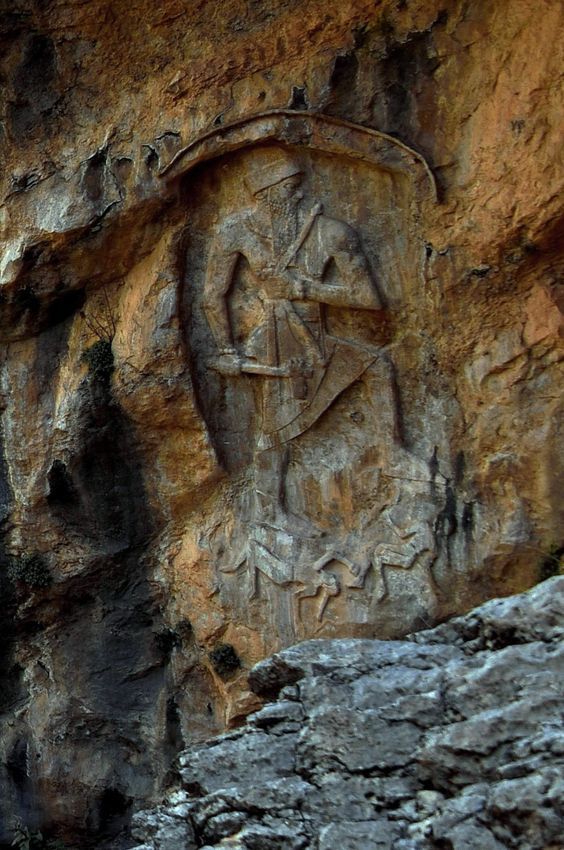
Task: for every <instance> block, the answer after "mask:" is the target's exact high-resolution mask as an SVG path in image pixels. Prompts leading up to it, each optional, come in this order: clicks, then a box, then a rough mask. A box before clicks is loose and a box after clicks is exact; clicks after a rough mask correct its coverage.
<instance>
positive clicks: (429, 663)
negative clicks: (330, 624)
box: [134, 578, 564, 850]
mask: <svg viewBox="0 0 564 850" xmlns="http://www.w3.org/2000/svg"><path fill="white" fill-rule="evenodd" d="M563 637H564V578H555V579H552V580H550V581H548V582H545V583H543V584H542V585H539V586H537V587H535V588H534V589H533V590H531V591H529V592H528V593H527V594H522V595H520V596H514V597H511V598H509V599H504V600H494V601H492V602H489V603H486V604H485V605H483V606H482V607H480V608H477V609H475V610H474V611H472V612H471V613H470V614H468V615H467V616H465V617H460V618H456V619H453V620H451V621H450V622H448V623H446V624H445V625H442V626H439V627H438V628H436V629H433V630H431V631H426V632H420V633H418V634H416V635H413V636H411V637H410V638H409V639H406V640H403V641H377V640H375V641H370V640H333V641H323V640H313V641H306V642H305V643H302V644H299V645H297V646H294V647H291V648H290V649H287V650H285V651H283V652H281V653H279V654H277V655H274V656H273V657H271V658H269V659H267V660H266V661H263V662H261V663H260V664H258V665H257V666H256V667H255V668H254V669H253V671H252V673H251V676H250V681H251V685H252V687H253V689H254V690H255V692H256V693H257V694H259V695H260V696H263V697H267V698H271V700H272V701H269V702H267V704H266V705H265V706H264V707H263V708H262V709H261V710H260V711H258V712H257V713H256V714H253V715H252V716H251V717H249V719H248V721H247V722H246V724H245V726H244V727H243V728H241V729H239V730H237V731H235V732H232V733H229V734H227V735H223V736H221V737H219V738H217V739H215V740H212V741H209V742H207V743H205V744H202V745H199V746H195V747H192V748H190V749H188V750H186V751H184V752H183V753H182V755H181V756H180V770H179V773H180V777H181V782H180V786H179V787H178V788H177V790H175V791H174V792H173V793H171V794H170V796H169V797H168V798H167V800H166V802H165V803H164V804H163V805H162V806H161V807H159V808H158V809H153V810H151V811H147V812H142V813H139V814H137V815H136V816H135V818H134V823H135V828H134V833H135V835H136V836H137V837H138V839H141V840H142V841H143V843H142V844H139V845H137V846H136V848H135V850H180V848H183V850H196V848H197V847H198V848H204V847H205V848H206V850H212V848H218V850H219V848H232V850H267V848H268V850H336V848H342V850H439V848H441V850H445V848H450V850H478V848H480V850H509V848H515V850H549V848H550V850H559V848H562V846H563V845H562V835H563V831H564V803H563V800H564V796H563V791H564V726H563V723H562V716H563V714H562V712H563V708H564V687H563V682H564V643H563V640H562V639H563Z"/></svg>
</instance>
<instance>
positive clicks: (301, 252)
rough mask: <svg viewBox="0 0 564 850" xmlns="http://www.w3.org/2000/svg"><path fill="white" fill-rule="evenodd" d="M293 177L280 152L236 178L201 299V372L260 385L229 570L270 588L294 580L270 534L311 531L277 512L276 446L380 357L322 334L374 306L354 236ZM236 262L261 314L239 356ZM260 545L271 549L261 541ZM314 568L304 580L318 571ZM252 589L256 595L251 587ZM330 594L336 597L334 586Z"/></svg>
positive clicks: (280, 506)
mask: <svg viewBox="0 0 564 850" xmlns="http://www.w3.org/2000/svg"><path fill="white" fill-rule="evenodd" d="M302 181H303V172H302V167H301V165H300V163H299V162H298V161H297V160H296V159H295V158H294V157H293V156H292V155H290V154H289V153H288V152H287V151H286V150H285V149H282V148H280V147H262V148H258V149H257V150H256V151H255V152H254V155H253V157H250V158H249V160H248V164H247V168H246V173H245V183H246V186H247V188H248V190H249V193H250V195H251V197H252V199H253V202H252V205H250V206H249V208H248V209H246V210H244V211H242V212H239V213H236V214H235V215H233V216H232V217H230V218H228V219H227V220H225V221H224V222H223V223H222V225H221V229H220V232H219V234H218V236H217V238H216V239H215V240H214V242H213V244H212V246H211V251H210V256H209V261H208V267H207V273H206V280H205V285H204V292H203V307H204V311H205V314H206V317H207V320H208V323H209V326H210V329H211V331H212V334H213V337H214V339H215V342H216V344H217V349H218V353H217V355H216V356H215V357H213V358H212V359H211V360H210V362H209V364H208V365H209V367H210V368H212V369H214V370H216V371H217V372H219V373H220V374H222V375H224V376H237V375H240V374H242V373H247V374H250V375H255V376H257V379H259V380H261V382H262V387H261V393H260V397H261V401H260V406H261V410H260V426H259V433H258V435H257V441H256V451H255V456H254V457H255V459H254V475H255V505H254V511H253V516H252V517H251V522H250V525H249V535H250V539H249V541H248V543H247V544H246V545H245V549H244V551H243V552H242V553H241V554H240V555H239V556H237V557H236V558H235V559H234V563H235V564H236V565H237V566H236V567H235V568H238V566H240V565H242V564H243V563H244V562H249V561H252V562H253V568H254V569H255V570H256V569H259V570H260V571H261V572H264V573H266V574H267V575H268V576H269V577H270V578H271V580H272V581H274V582H276V583H277V584H285V583H288V582H292V581H295V580H296V577H295V569H294V567H291V566H290V565H289V564H288V563H287V561H286V558H284V557H281V556H280V554H279V553H278V552H277V546H276V539H273V538H276V534H277V533H278V534H279V536H282V535H287V534H290V535H291V536H292V537H293V538H296V537H302V538H303V539H307V538H312V537H315V536H317V535H318V534H319V532H318V531H317V530H316V529H315V528H314V527H313V526H312V525H311V524H310V523H309V522H307V521H306V520H304V519H303V518H302V517H298V516H295V515H291V514H290V512H289V510H288V508H287V505H286V504H285V499H284V497H283V478H284V467H285V463H286V460H287V458H286V448H285V447H286V445H287V444H288V443H289V442H290V441H291V440H293V439H295V438H296V437H298V436H299V435H300V434H302V433H303V432H304V431H306V430H307V429H309V428H310V427H311V426H312V425H313V424H314V423H315V422H316V421H317V420H318V419H319V418H320V417H321V416H322V414H323V413H324V412H325V411H326V410H327V409H328V407H329V406H330V405H331V404H332V402H333V401H334V400H335V399H336V398H337V397H338V396H339V395H340V394H341V393H342V392H343V391H344V390H345V389H346V388H347V387H349V386H350V385H351V384H352V383H353V382H355V381H356V380H357V379H358V378H360V376H361V375H362V374H363V373H364V372H365V371H366V370H367V369H368V368H369V367H370V366H371V365H372V364H373V363H374V362H375V360H376V359H377V358H378V356H379V350H378V349H377V348H375V347H373V346H369V345H364V344H360V343H359V342H356V341H353V340H348V339H343V338H341V337H338V336H335V335H333V334H332V333H330V332H329V330H328V327H327V324H326V318H325V307H326V305H331V306H336V307H345V308H357V309H362V310H381V309H382V304H381V301H380V298H379V296H378V292H377V290H376V287H375V284H374V281H373V280H372V275H371V272H370V268H369V265H368V262H367V259H366V256H365V254H364V252H363V250H362V247H361V245H360V241H359V238H358V236H357V234H356V232H355V230H354V229H353V228H352V227H351V226H350V225H349V224H347V223H346V222H344V221H340V220H338V219H335V218H332V217H330V216H328V215H325V213H324V212H323V207H322V205H321V204H320V203H319V202H310V203H309V204H308V203H306V199H305V198H304V192H303V189H302ZM242 260H244V261H246V263H247V265H248V268H249V269H250V273H251V275H252V279H253V281H254V284H255V287H256V293H257V295H258V297H259V299H260V302H261V310H262V315H261V316H260V317H259V318H257V321H256V324H255V326H254V328H253V330H252V331H251V333H250V334H249V335H248V337H247V339H246V341H245V342H244V344H240V345H239V348H237V347H236V345H235V342H234V340H235V339H236V338H237V334H236V328H234V327H233V324H232V322H233V317H232V316H231V313H230V306H229V296H230V293H231V290H232V288H233V285H234V282H235V279H236V276H237V268H238V265H239V263H240V262H241V261H242ZM329 270H330V274H329ZM329 278H330V279H329ZM235 320H236V319H235ZM267 539H268V541H271V540H272V541H273V545H266V540H267ZM282 548H283V546H282ZM315 560H316V559H315V558H314V559H312V561H311V564H312V567H314V571H313V574H312V575H313V576H315V575H316V570H317V574H318V575H319V574H320V572H321V570H322V567H321V566H319V565H315V566H314V564H313V562H314V561H315ZM252 588H253V590H252V592H253V593H254V592H255V590H256V581H254V582H252ZM328 592H330V595H334V594H336V593H337V592H338V588H335V589H334V592H333V591H330V590H328ZM325 604H326V602H325V603H324V605H325Z"/></svg>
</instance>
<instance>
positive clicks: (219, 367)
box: [210, 351, 241, 375]
mask: <svg viewBox="0 0 564 850" xmlns="http://www.w3.org/2000/svg"><path fill="white" fill-rule="evenodd" d="M210 366H211V367H212V369H215V371H216V372H219V374H220V375H240V374H241V358H240V357H239V355H238V354H237V352H235V351H233V352H224V353H222V354H220V355H219V357H216V358H214V360H213V361H212V362H211V363H210Z"/></svg>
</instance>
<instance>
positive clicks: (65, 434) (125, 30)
mask: <svg viewBox="0 0 564 850" xmlns="http://www.w3.org/2000/svg"><path fill="white" fill-rule="evenodd" d="M502 5H503V8H502V7H501V5H499V4H498V6H496V5H495V4H494V5H492V4H491V3H487V2H485V0H484V2H479V3H474V4H472V7H471V8H469V7H467V5H465V4H462V3H459V2H454V0H453V2H450V0H449V2H446V3H444V4H441V5H438V4H437V3H435V2H433V0H418V2H410V3H395V2H394V3H392V2H385V3H381V4H378V5H377V6H376V7H375V6H374V4H373V3H372V2H370V3H369V2H364V0H353V2H352V3H345V4H343V3H336V2H329V3H327V2H322V0H308V1H307V2H305V3H304V2H301V3H297V2H294V0H290V2H283V0H268V2H263V3H254V2H250V0H249V2H243V0H228V2H226V3H223V4H222V5H221V8H220V7H217V8H216V7H215V6H214V4H213V3H210V2H201V3H199V4H188V3H184V2H180V0H178V2H176V0H174V2H168V3H167V4H165V6H166V8H164V7H163V4H149V3H147V2H145V0H128V2H127V3H125V2H122V0H119V2H116V0H112V2H109V0H108V2H102V3H96V4H88V3H86V4H84V3H81V2H70V3H63V2H59V0H52V2H47V3H43V4H31V3H27V2H26V0H19V2H16V3H13V4H11V6H12V8H11V9H10V11H9V13H8V14H7V15H6V16H5V17H4V19H3V21H2V22H1V23H0V33H1V41H2V44H3V46H5V48H6V49H5V51H4V55H3V58H2V71H1V74H2V80H3V83H2V91H3V95H2V103H1V107H2V116H3V118H2V121H3V123H2V127H3V130H2V133H3V135H2V139H3V141H2V146H1V147H2V150H1V153H0V156H1V157H2V170H1V176H0V181H1V187H2V197H3V204H2V206H1V207H0V246H1V254H0V284H1V287H2V289H1V301H0V327H1V330H2V339H3V340H4V342H3V354H2V394H3V399H2V409H3V415H2V437H3V441H2V442H3V455H2V458H1V461H0V503H1V505H2V517H3V523H4V525H3V528H4V531H5V534H4V543H3V545H4V547H5V552H6V557H3V566H2V568H1V569H2V575H3V576H4V578H3V579H2V592H3V593H5V594H6V598H7V607H6V610H7V612H8V613H7V616H6V618H5V624H4V625H2V626H0V637H1V638H2V640H3V642H4V647H5V649H4V659H3V660H2V661H0V675H1V677H2V679H1V682H3V683H5V684H3V685H0V691H3V693H4V694H5V696H4V697H3V698H0V710H1V711H2V712H3V716H2V728H3V729H5V730H6V731H5V732H3V733H2V735H1V740H0V748H1V751H2V759H1V760H2V761H3V762H4V763H5V764H7V765H8V768H7V771H5V772H4V774H3V775H2V776H1V778H0V801H1V803H0V822H2V823H3V821H2V819H5V818H7V817H11V816H12V815H14V816H16V815H17V816H21V817H22V818H23V819H24V821H25V822H26V823H28V824H29V826H30V827H31V828H33V827H34V826H35V825H39V824H42V825H43V827H46V828H47V831H49V828H53V827H54V825H55V824H58V825H59V826H60V827H61V829H62V830H63V831H62V834H63V835H67V836H68V837H69V839H70V838H71V837H72V836H73V835H75V834H77V832H78V833H80V831H81V830H85V831H89V832H91V833H93V832H96V831H97V830H98V831H100V832H101V833H102V834H106V833H107V834H110V833H115V832H116V830H118V829H119V828H120V826H121V824H122V823H125V821H126V820H127V817H128V815H129V812H130V810H131V807H132V806H135V805H137V803H138V801H139V800H147V799H149V798H151V797H155V796H158V794H159V789H160V788H161V787H162V783H163V782H164V781H168V780H170V779H171V774H170V772H169V770H170V766H171V764H172V763H173V759H174V755H175V753H176V752H177V751H178V750H179V749H180V748H181V747H182V746H183V745H185V744H188V743H189V742H191V741H194V740H200V739H202V738H205V737H206V736H208V735H210V734H212V733H215V732H217V731H219V730H221V729H223V728H224V727H225V726H226V725H227V724H236V723H239V722H240V720H241V718H242V716H243V715H244V714H245V712H247V711H249V710H251V709H252V708H253V707H255V701H254V697H252V696H251V695H250V693H249V691H248V687H247V681H246V675H247V671H248V670H249V669H250V667H251V666H252V665H253V664H254V663H255V662H256V661H258V660H260V659H261V658H263V657H265V656H266V655H268V654H271V653H272V652H274V651H276V650H278V649H280V648H281V647H284V646H287V645H289V644H291V643H293V642H295V641H297V640H302V639H306V638H310V637H317V636H321V637H334V636H335V637H348V636H368V637H373V636H376V637H396V636H400V635H402V634H405V633H406V632H408V631H410V630H413V629H417V628H421V627H425V626H427V625H430V624H432V623H433V622H435V621H437V620H438V619H442V618H444V617H447V616H448V615H450V614H452V613H455V612H460V611H463V610H467V609H469V608H470V607H471V606H473V605H474V604H477V603H479V602H481V601H483V600H484V599H486V598H488V597H489V596H491V595H494V594H507V593H511V592H513V591H518V590H521V589H523V588H525V587H527V586H529V585H531V584H533V583H534V582H535V581H537V579H538V578H539V575H540V574H541V573H543V574H545V573H546V572H547V571H549V570H550V569H551V568H556V566H555V565H557V563H558V557H559V556H558V552H559V549H560V547H561V545H562V539H561V529H562V519H563V517H562V508H561V499H559V493H560V490H561V483H560V482H561V476H562V465H561V464H562V461H561V424H560V423H561V419H560V418H559V416H560V415H561V407H560V386H561V350H562V349H561V345H562V342H561V327H562V324H561V323H562V299H561V297H560V296H559V291H558V289H557V281H558V274H559V272H560V271H561V268H562V253H561V250H562V249H561V247H560V242H559V235H560V234H561V232H562V227H561V222H562V219H561V197H562V189H563V176H562V175H563V172H562V168H561V159H560V157H561V153H560V151H561V140H560V134H559V127H558V121H557V120H556V117H555V116H556V115H557V114H558V108H559V102H560V95H559V91H558V84H557V81H558V73H559V69H560V68H561V64H562V43H563V42H562V37H561V29H562V9H561V6H560V4H559V3H557V2H549V0H547V2H545V3H543V4H542V10H541V9H540V8H539V7H538V5H536V4H534V3H531V2H530V1H529V0H511V2H510V3H508V4H502ZM539 45H542V51H539V48H538V46H539ZM257 116H259V117H257ZM260 116H262V117H260ZM265 151H266V153H265ZM284 156H285V157H286V159H285V160H284ZM266 160H269V162H268V163H267V162H266ZM275 160H276V162H275ZM283 160H284V161H283ZM284 168H286V169H287V173H282V172H283V171H284ZM292 171H293V173H290V172H292ZM274 173H275V176H276V180H273V181H272V182H271V183H269V180H270V179H272V174H274ZM298 173H299V179H298V180H295V179H294V190H299V191H300V192H301V193H302V195H303V197H302V198H301V200H300V201H299V203H298V204H297V205H295V206H294V207H292V205H291V204H290V206H288V203H289V201H288V198H290V194H291V193H290V194H288V193H287V194H286V195H284V190H283V191H282V194H280V193H279V192H278V190H275V189H273V187H275V186H280V185H283V184H284V183H286V185H288V181H290V183H292V178H293V177H294V178H295V177H296V176H297V174H298ZM265 174H266V175H267V176H266V177H265ZM300 182H301V185H300V187H299V189H298V185H297V184H298V183H300ZM435 184H436V187H437V193H436V194H435V191H434V185H435ZM265 193H266V194H265ZM285 205H286V206H285ZM318 205H319V206H318ZM269 227H270V228H272V233H271V232H270V231H269ZM271 236H272V239H273V241H272V242H269V241H268V240H269V239H270V237H271ZM267 243H268V244H267ZM298 243H299V244H298ZM265 246H266V247H265ZM231 260H232V261H233V263H231ZM324 287H325V289H324ZM328 293H329V294H328ZM225 316H227V319H228V322H227V325H225V322H224V318H225ZM222 317H223V318H222ZM227 326H228V330H227V331H226V330H225V328H226V327H227ZM222 328H223V330H222ZM308 335H309V336H308ZM229 337H231V338H229ZM275 393H278V401H277V402H275V401H274V400H273V396H274V395H275ZM34 555H40V556H41V558H42V561H41V563H43V564H45V565H46V566H47V568H48V570H49V572H50V575H51V577H52V583H51V584H50V586H48V587H36V588H34V587H33V586H32V585H30V584H29V583H28V584H26V583H25V582H21V581H20V582H19V583H18V584H17V586H16V587H15V588H13V587H12V586H11V584H10V583H9V582H8V580H7V578H6V574H7V572H8V570H7V566H8V559H9V558H16V559H18V558H19V559H20V566H21V564H24V565H25V563H27V561H25V558H26V557H28V556H34ZM22 558H24V561H21V559H22ZM22 569H23V567H22ZM218 647H230V650H229V651H232V653H233V656H232V657H233V658H236V659H237V660H238V666H237V665H235V662H233V665H232V667H231V668H229V669H227V668H228V667H229V665H227V667H225V666H223V667H221V665H219V668H218V666H217V665H216V666H214V663H213V659H214V657H215V656H214V651H215V650H217V648H218ZM225 651H226V652H227V650H225ZM230 657H231V656H230ZM218 670H221V672H218ZM2 700H3V701H2ZM2 806H3V807H4V808H2ZM2 828H3V829H4V833H5V834H4V837H2V838H0V841H2V840H4V838H5V837H6V833H9V829H8V828H6V827H4V826H3V827H2ZM101 840H102V839H100V841H101Z"/></svg>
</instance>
